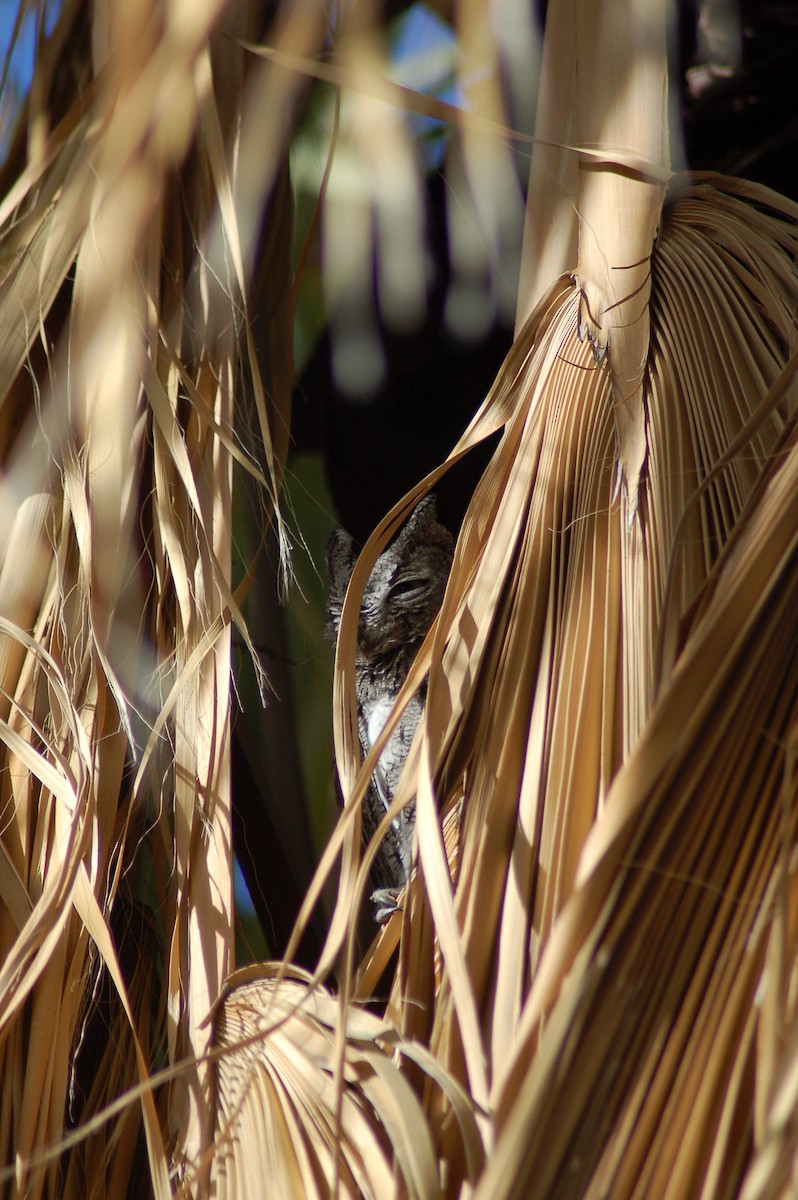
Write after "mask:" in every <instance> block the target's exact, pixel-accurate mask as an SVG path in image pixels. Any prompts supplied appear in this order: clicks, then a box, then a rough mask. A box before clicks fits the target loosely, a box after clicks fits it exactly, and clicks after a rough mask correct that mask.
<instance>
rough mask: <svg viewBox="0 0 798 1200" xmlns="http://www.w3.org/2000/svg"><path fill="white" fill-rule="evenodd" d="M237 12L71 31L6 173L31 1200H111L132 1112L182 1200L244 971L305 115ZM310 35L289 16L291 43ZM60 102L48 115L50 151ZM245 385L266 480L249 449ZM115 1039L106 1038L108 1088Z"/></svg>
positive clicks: (16, 850)
mask: <svg viewBox="0 0 798 1200" xmlns="http://www.w3.org/2000/svg"><path fill="white" fill-rule="evenodd" d="M226 7H227V11H226V13H225V15H224V21H225V33H224V34H217V33H216V32H215V30H216V28H217V26H218V25H219V22H220V19H221V18H222V14H223V10H224V9H225V6H224V5H222V4H217V3H209V4H207V5H203V6H201V7H200V8H198V7H197V6H196V5H193V4H191V5H186V4H176V5H169V6H166V5H161V4H153V5H152V6H146V5H145V6H143V7H142V6H133V7H131V6H129V5H127V4H126V3H115V2H113V0H109V3H107V4H101V5H99V6H95V8H94V9H93V10H92V15H91V17H90V16H89V12H88V10H86V9H85V6H75V5H71V6H66V7H65V8H64V10H63V15H62V17H61V19H60V20H61V24H60V26H59V27H58V29H57V31H56V33H55V34H54V35H53V36H54V44H55V45H56V46H63V45H64V44H65V43H66V42H68V41H69V40H70V38H69V36H68V33H69V30H70V29H71V30H72V34H73V35H74V36H72V40H71V44H72V45H73V46H74V47H75V48H76V51H79V50H80V48H83V50H84V51H85V53H86V55H87V57H86V58H85V60H84V61H82V62H81V63H80V65H79V69H78V76H77V78H76V79H75V80H74V81H73V82H72V84H71V87H70V85H69V72H68V71H67V72H66V73H64V71H63V69H62V71H61V73H56V74H57V75H58V78H57V81H56V82H57V83H58V87H59V88H60V91H58V93H57V94H56V92H55V91H53V92H52V93H51V92H49V91H48V89H49V87H50V84H51V83H52V79H51V76H52V74H53V62H52V61H51V57H50V56H49V54H48V53H47V52H44V53H43V55H42V58H41V60H40V62H39V66H38V68H37V72H38V73H37V76H36V79H35V86H34V87H33V89H32V92H31V97H32V99H31V101H30V107H29V111H28V120H29V122H30V123H31V126H32V125H33V124H34V123H35V124H36V128H37V130H38V140H37V141H36V145H37V146H38V151H37V153H36V155H35V156H34V157H32V158H31V160H30V162H29V164H28V165H27V166H26V167H24V168H22V167H20V165H19V164H20V154H19V153H18V152H16V151H15V152H14V154H12V157H11V158H10V160H9V163H8V164H7V166H6V171H5V184H6V188H5V191H6V195H5V198H4V200H3V202H2V207H1V208H0V264H1V267H0V318H2V324H3V330H4V337H3V343H2V349H1V350H0V398H1V399H2V415H3V421H2V461H3V481H2V504H3V513H4V517H5V520H4V521H3V530H4V533H3V537H2V546H1V547H0V554H1V556H2V568H1V569H0V601H1V602H2V617H3V629H2V654H0V668H2V677H1V678H0V688H1V689H2V695H3V697H4V700H3V702H2V713H1V714H0V716H1V717H2V731H1V732H0V740H1V741H2V755H1V756H0V758H1V765H2V773H1V774H0V781H1V782H2V796H1V799H0V806H1V807H2V813H3V824H2V845H1V847H0V858H1V859H2V862H3V863H4V867H3V869H2V871H1V872H0V880H1V881H2V883H1V885H0V886H2V893H1V895H2V901H3V904H2V918H1V919H0V937H2V951H1V954H0V956H1V957H2V961H3V971H2V979H0V1052H1V1053H2V1059H1V1060H0V1061H1V1066H2V1072H3V1082H2V1087H1V1088H0V1091H1V1092H2V1095H3V1097H4V1100H3V1103H2V1105H0V1159H2V1162H3V1164H15V1168H14V1170H15V1186H16V1187H17V1189H18V1190H20V1191H23V1190H24V1191H25V1194H27V1195H30V1196H37V1195H43V1194H49V1195H55V1194H59V1195H84V1194H87V1193H86V1187H87V1184H86V1178H90V1179H91V1186H92V1187H93V1188H94V1189H95V1191H96V1192H97V1193H99V1194H101V1193H103V1192H104V1191H105V1189H106V1188H108V1189H111V1190H112V1191H115V1189H117V1187H118V1186H119V1181H120V1180H121V1179H124V1178H125V1175H126V1165H125V1164H126V1163H128V1162H130V1161H131V1157H133V1156H138V1155H140V1146H139V1139H140V1136H141V1130H142V1114H143V1128H144V1131H145V1133H146V1137H147V1145H148V1150H149V1172H148V1173H147V1172H145V1173H144V1174H143V1175H142V1177H141V1178H139V1180H138V1185H139V1186H140V1187H141V1188H142V1189H144V1190H145V1191H148V1190H150V1189H153V1188H154V1189H155V1192H156V1194H158V1195H160V1196H164V1195H167V1194H169V1191H170V1185H169V1173H170V1169H171V1164H172V1163H173V1162H174V1161H177V1162H178V1163H179V1162H180V1161H181V1160H183V1159H188V1160H192V1159H193V1158H195V1157H196V1155H197V1154H198V1153H199V1151H200V1149H201V1147H202V1145H203V1140H204V1138H205V1129H206V1127H207V1126H208V1119H207V1111H206V1106H207V1092H206V1091H205V1090H204V1087H205V1077H204V1075H203V1070H204V1068H203V1067H202V1066H201V1065H199V1062H200V1059H201V1055H202V1051H203V1049H204V1047H205V1045H206V1043H207V1037H208V1032H207V1029H206V1028H204V1027H203V1021H204V1020H205V1018H206V1016H207V1014H208V1011H209V1009H210V1006H211V1004H212V1002H213V1001H214V1000H215V998H216V996H217V995H218V992H219V989H220V987H221V983H222V980H223V978H224V977H225V975H226V974H227V972H228V971H229V969H230V968H231V967H232V965H233V960H232V948H233V915H232V848H231V826H230V785H229V755H230V724H229V709H230V624H231V621H232V620H235V619H238V620H239V624H240V626H241V629H242V632H243V634H244V636H245V637H246V629H245V626H244V625H243V622H242V621H241V619H240V612H239V607H238V602H237V600H236V598H235V597H234V595H233V584H232V579H231V537H232V506H231V476H232V464H233V462H234V461H236V462H238V463H240V464H241V465H242V466H243V467H244V469H245V470H247V471H249V472H250V473H251V474H252V475H253V476H255V477H256V478H257V479H258V480H259V482H260V485H261V487H262V488H263V491H264V495H265V496H266V497H267V500H268V502H270V503H273V502H274V501H275V499H276V495H277V490H278V487H279V482H280V476H281V471H282V460H283V458H284V455H285V450H286V429H287V413H288V401H289V389H290V351H287V350H286V330H287V328H288V327H289V322H290V309H289V305H288V296H287V288H286V276H287V272H286V270H285V268H284V266H283V267H282V269H281V270H279V271H272V274H271V276H270V279H269V286H270V287H271V288H272V289H273V290H272V291H271V293H270V294H269V295H268V296H267V299H266V304H267V311H266V312H265V313H264V314H263V315H262V317H261V322H260V330H261V331H262V334H261V335H262V336H263V338H264V341H265V342H266V343H267V344H268V345H270V347H271V350H272V363H271V366H272V367H273V369H272V372H271V375H270V378H269V380H268V383H269V388H270V391H269V394H268V398H267V393H266V388H265V385H264V382H263V380H262V379H261V373H260V371H261V368H260V366H259V363H258V361H257V359H256V356H255V342H254V334H253V330H252V319H251V314H250V310H249V299H248V296H249V289H250V285H251V279H250V276H251V275H252V263H253V257H254V251H255V244H256V239H257V238H258V236H259V235H260V218H261V214H262V212H263V206H264V203H265V201H266V199H267V198H268V195H269V193H270V191H271V190H272V188H273V187H274V185H275V181H276V180H277V179H278V177H279V176H280V175H281V173H283V172H284V162H285V145H286V137H287V133H288V126H287V122H286V120H285V117H286V113H287V112H289V111H290V104H291V102H292V99H293V97H295V96H296V93H297V86H296V84H295V83H294V82H292V81H286V80H285V78H284V77H282V76H279V73H278V72H276V71H272V70H271V69H270V68H269V67H267V66H265V65H261V64H254V65H253V64H252V63H251V62H249V60H247V56H245V54H244V52H243V51H242V50H241V49H240V48H239V47H238V46H237V45H236V44H235V41H234V40H232V39H231V38H230V37H229V36H227V35H228V34H233V35H235V36H237V37H239V38H254V37H258V36H260V33H261V32H262V22H263V20H264V17H263V15H262V14H261V13H260V12H259V6H257V5H255V6H248V5H245V4H242V5H228V6H226ZM78 10H82V11H78ZM300 24H301V26H302V33H303V36H304V38H305V42H304V43H303V44H307V37H308V36H310V35H312V36H313V37H318V36H320V35H321V29H322V21H321V19H320V18H319V17H317V19H316V20H315V21H314V22H311V23H310V25H308V23H307V22H304V21H302V22H300ZM296 28H297V25H296V22H294V23H293V24H292V22H291V19H290V18H289V19H286V20H284V21H283V23H282V28H281V33H282V36H284V37H285V39H286V41H287V43H288V44H289V45H294V44H295V37H294V35H295V33H296ZM292 39H293V40H292ZM278 42H279V36H278ZM89 47H90V49H89ZM89 55H90V57H89ZM245 60H247V61H245ZM247 65H249V67H250V68H251V69H246V67H247ZM87 76H90V81H88V80H87V78H86V77H87ZM65 77H66V79H67V82H66V84H65V83H64V78H65ZM54 86H55V84H53V87H54ZM48 99H51V100H52V101H53V103H54V104H55V103H56V102H57V103H58V104H60V105H62V106H63V107H62V108H60V109H59V110H58V111H53V112H52V113H51V114H49V125H50V126H51V127H52V130H51V131H49V130H47V129H45V136H44V137H42V136H41V133H42V129H43V128H44V127H45V126H46V124H47V123H48V122H45V123H44V125H43V124H42V116H43V114H44V113H45V111H46V104H47V102H48ZM264 99H266V100H269V99H270V100H271V102H272V103H271V107H269V106H267V108H266V116H264V111H263V109H262V108H261V105H262V103H263V101H264ZM37 105H38V106H39V108H37V107H36V106H37ZM42 106H44V107H42ZM256 140H257V144H258V154H257V156H256V155H255V154H254V152H253V144H254V142H255V141H256ZM267 144H268V145H269V146H270V147H271V151H272V152H271V154H270V155H264V154H263V147H264V146H265V145H267ZM239 154H240V155H241V156H242V157H239ZM256 159H257V162H258V169H257V171H256V172H254V173H247V172H245V171H243V170H242V163H246V164H250V163H253V162H255V161H256ZM15 171H16V172H17V174H16V177H15V176H14V172H15ZM275 212H276V216H275V219H274V221H273V222H272V223H271V224H270V225H269V226H268V227H267V229H266V232H265V233H264V234H263V238H262V243H263V247H262V248H263V256H264V261H266V262H270V263H272V264H275V263H277V264H278V265H280V264H279V262H278V260H279V259H280V257H282V258H283V259H285V256H286V255H287V252H288V236H287V233H286V228H287V227H286V221H287V219H288V218H289V213H288V211H287V210H286V208H285V206H284V205H283V206H282V208H279V207H276V208H275ZM244 376H246V377H247V378H248V380H249V386H250V388H251V391H252V395H253V397H254V403H255V409H256V420H257V425H258V437H259V439H260V442H261V445H262V447H263V458H264V466H263V468H262V469H261V468H260V467H259V466H258V464H257V463H256V461H255V459H254V457H253V455H252V454H251V453H249V452H246V451H245V450H244V449H243V448H242V440H243V438H244V437H245V436H246V435H247V434H248V430H247V426H248V425H249V423H250V418H249V416H248V415H247V406H246V405H244V404H243V403H242V401H241V387H242V381H243V378H244ZM273 435H274V436H273ZM264 507H266V506H264ZM123 877H124V878H125V880H126V881H127V882H126V885H125V886H124V887H122V883H121V881H122V879H123ZM132 881H135V885H133V883H132ZM131 888H132V891H133V901H132V907H130V906H129V905H128V904H127V903H125V902H122V900H121V899H120V897H121V895H123V894H124V895H127V894H128V892H129V891H130V890H131ZM142 906H143V910H144V911H145V912H147V911H148V912H149V913H150V914H151V916H150V921H151V922H152V923H155V924H157V925H158V926H159V927H160V932H159V935H158V936H157V937H151V938H150V937H147V938H145V939H144V941H143V943H142V946H141V951H142V953H145V951H146V949H147V948H149V949H150V950H151V952H152V956H151V958H149V959H147V960H142V961H141V962H139V963H138V965H137V966H136V960H135V959H132V960H131V957H130V955H129V954H128V955H127V956H125V958H124V962H125V964H126V970H125V973H124V974H123V970H122V968H121V967H120V965H119V962H118V960H117V957H116V952H115V950H114V938H113V937H112V934H111V930H112V929H113V930H114V933H115V934H116V938H117V943H118V944H120V945H121V944H127V939H126V937H125V933H126V930H125V928H124V916H125V913H128V912H139V911H141V909H142ZM149 927H150V923H149V922H148V921H145V922H144V924H143V925H142V929H148V928H149ZM142 971H146V974H147V977H148V985H149V986H145V985H144V983H143V980H142ZM102 975H104V979H103V978H102V977H101V976H102ZM108 980H110V983H108V982H106V981H108ZM98 1005H99V1007H98ZM94 1010H96V1012H94ZM93 1012H94V1015H92V1014H93ZM103 1021H105V1022H106V1023H107V1025H108V1027H109V1029H110V1030H112V1031H113V1039H114V1040H113V1043H112V1046H110V1045H109V1048H108V1051H107V1053H106V1054H105V1056H104V1057H103V1059H102V1061H103V1070H102V1071H101V1072H100V1073H99V1074H98V1075H97V1076H96V1077H95V1078H91V1075H90V1074H89V1076H88V1077H87V1074H86V1073H87V1072H89V1073H90V1072H91V1070H92V1066H96V1065H97V1060H96V1058H94V1057H93V1055H95V1054H96V1053H97V1047H96V1045H95V1044H94V1042H95V1038H96V1037H97V1035H98V1033H97V1031H98V1030H99V1029H102V1024H103ZM125 1031H126V1032H125ZM153 1037H154V1038H155V1039H157V1040H156V1041H155V1042H153V1040H152V1039H153ZM76 1056H77V1057H76ZM184 1058H188V1059H189V1060H190V1061H193V1062H194V1063H195V1064H197V1065H195V1068H194V1071H193V1077H192V1078H189V1079H188V1082H186V1075H185V1074H182V1075H179V1076H177V1082H175V1083H174V1084H173V1086H172V1088H171V1091H170V1092H168V1093H164V1094H163V1095H162V1096H161V1097H160V1099H159V1104H160V1117H159V1114H158V1113H157V1112H156V1108H155V1104H154V1101H153V1098H152V1096H151V1094H150V1093H149V1092H148V1091H146V1090H145V1091H144V1092H143V1093H142V1099H141V1101H140V1102H139V1103H138V1115H136V1110H129V1111H128V1112H127V1113H125V1114H124V1115H123V1116H122V1117H121V1118H120V1119H119V1121H118V1123H114V1125H113V1126H110V1127H108V1128H102V1129H101V1130H100V1132H99V1133H98V1132H97V1130H96V1127H93V1128H94V1132H93V1133H92V1137H91V1138H89V1139H88V1140H87V1142H86V1144H85V1145H80V1144H78V1145H77V1146H76V1147H73V1149H72V1151H71V1155H70V1157H69V1159H68V1160H65V1161H64V1162H63V1163H61V1162H59V1159H58V1158H57V1157H52V1156H51V1157H50V1158H49V1159H48V1158H47V1148H48V1147H50V1146H57V1145H58V1143H59V1142H60V1140H61V1135H62V1133H63V1130H64V1127H65V1123H66V1122H67V1121H68V1120H69V1119H70V1111H71V1113H72V1116H73V1117H76V1116H78V1115H79V1117H80V1120H81V1122H82V1123H86V1122H89V1121H90V1118H91V1117H92V1115H93V1114H94V1113H96V1112H99V1111H101V1110H102V1109H103V1108H104V1106H105V1105H106V1104H107V1103H108V1102H109V1101H111V1100H113V1099H115V1098H116V1097H118V1096H119V1094H120V1093H121V1092H124V1091H125V1090H126V1089H127V1088H130V1087H132V1086H133V1085H135V1084H136V1083H138V1082H146V1081H147V1079H148V1078H149V1074H150V1072H151V1071H152V1070H153V1068H154V1067H155V1066H157V1065H163V1064H168V1063H175V1062H176V1061H178V1060H183V1059H184ZM169 1140H171V1141H173V1142H176V1146H177V1148H176V1149H175V1150H174V1151H172V1150H171V1148H170V1156H169V1157H167V1153H166V1150H165V1148H164V1143H165V1142H167V1141H169ZM62 1167H63V1169H64V1175H63V1177H62V1176H61V1171H62ZM147 1174H149V1179H148V1178H146V1177H145V1176H146V1175H147ZM127 1185H128V1180H127V1179H125V1186H127ZM130 1186H131V1188H133V1187H135V1186H136V1185H135V1184H134V1183H131V1185H130ZM65 1189H66V1190H65ZM109 1194H110V1192H109Z"/></svg>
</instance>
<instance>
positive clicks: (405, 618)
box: [327, 496, 454, 922]
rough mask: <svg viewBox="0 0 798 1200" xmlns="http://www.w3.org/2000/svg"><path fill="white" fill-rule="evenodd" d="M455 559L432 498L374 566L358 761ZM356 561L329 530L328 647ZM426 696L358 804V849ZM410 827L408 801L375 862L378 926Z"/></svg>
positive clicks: (405, 718) (348, 541) (358, 664)
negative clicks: (360, 817) (360, 810)
mask: <svg viewBox="0 0 798 1200" xmlns="http://www.w3.org/2000/svg"><path fill="white" fill-rule="evenodd" d="M453 552H454V541H453V538H452V535H451V534H450V532H449V530H448V529H446V528H445V526H443V525H441V524H440V522H439V521H438V518H437V509H436V503H435V497H434V496H427V497H425V498H424V499H423V500H422V501H421V502H420V504H418V505H417V507H416V508H415V509H414V511H413V513H412V514H411V516H410V518H409V519H408V521H407V522H406V524H405V525H404V527H403V528H402V530H401V531H400V532H399V534H398V535H397V537H396V538H395V539H394V541H393V542H392V543H391V544H390V545H389V546H388V548H387V549H386V550H384V551H383V553H382V554H381V555H380V557H379V558H378V559H377V561H376V563H375V564H374V568H373V570H372V572H371V575H370V576H369V580H368V583H367V584H366V590H365V592H364V594H363V600H362V603H361V607H360V621H359V624H358V636H357V649H356V653H355V689H356V694H357V706H358V727H359V733H360V746H361V749H362V751H363V754H364V755H365V754H366V753H367V752H368V750H369V748H370V747H371V746H372V745H373V744H374V742H375V740H376V738H377V737H378V735H379V733H380V731H381V730H382V728H383V726H384V724H385V721H386V720H387V717H388V715H389V713H390V711H391V709H392V708H393V704H394V701H395V700H396V697H397V696H398V694H399V690H400V688H401V686H402V684H403V683H404V681H405V679H406V677H407V673H408V671H409V670H410V667H411V665H412V663H413V660H414V658H415V657H416V654H417V653H418V650H419V647H420V645H421V643H422V641H423V640H424V637H425V635H426V633H427V632H428V630H429V628H430V626H431V625H432V622H433V620H434V618H435V615H436V613H437V612H438V609H439V608H440V606H441V601H442V599H443V593H444V590H445V588H446V580H447V579H448V577H449V570H450V568H451V565H452V555H453ZM356 558H357V551H356V550H355V546H354V542H353V540H352V538H351V537H350V536H349V534H348V533H345V532H344V530H343V529H337V530H335V532H334V533H333V534H332V536H331V538H330V541H329V544H328V547H327V574H328V575H329V578H330V596H329V602H328V608H327V611H328V624H327V633H328V637H329V638H330V639H331V640H332V641H333V642H334V641H335V640H336V639H337V637H338V629H339V626H340V622H341V609H342V606H343V602H344V596H345V594H346V588H347V585H348V583H349V579H350V576H351V574H352V570H353V568H354V565H355V559H356ZM426 690H427V688H426V681H425V682H424V683H423V684H422V685H421V687H420V688H419V689H418V691H417V692H416V693H415V695H414V696H413V697H412V698H411V700H410V702H409V703H408V705H407V707H406V708H405V711H404V713H403V714H402V716H401V718H400V720H399V722H398V724H397V725H396V728H395V729H394V731H393V733H392V734H391V737H390V739H389V741H388V743H387V745H386V746H385V749H384V750H383V752H382V754H381V755H380V757H379V760H378V762H377V765H376V767H375V769H374V774H373V776H372V778H371V782H370V784H369V788H368V791H367V792H366V795H365V797H364V799H363V822H362V825H363V841H364V845H365V844H366V843H367V842H368V841H370V840H371V838H372V837H373V835H374V833H375V831H376V829H377V826H378V824H379V823H380V821H381V820H382V818H383V817H384V815H385V811H386V809H387V808H388V806H389V804H390V803H391V800H392V799H393V797H394V795H395V793H396V789H397V786H398V783H399V776H400V775H401V773H402V768H403V766H404V763H405V759H406V758H407V753H408V750H409V749H410V743H411V742H412V740H413V735H414V733H415V731H416V727H417V725H418V722H419V720H420V718H421V714H422V713H423V711H424V702H425V699H426ZM414 824H415V803H414V802H411V803H410V804H408V805H407V807H406V808H404V809H403V810H402V812H401V813H400V814H399V815H398V816H397V817H395V818H394V820H393V823H392V825H391V828H390V830H389V831H388V834H387V835H386V837H385V840H384V841H383V843H382V845H381V847H380V851H379V854H378V856H377V858H376V859H375V861H374V868H373V883H374V887H375V890H374V892H373V894H372V900H373V901H374V903H375V920H377V921H378V922H382V921H384V920H386V919H387V917H389V916H390V915H391V913H392V912H394V911H395V909H396V898H397V896H398V894H399V892H400V891H401V890H402V887H403V886H404V884H405V883H406V881H407V877H408V874H409V872H410V858H411V849H412V841H413V826H414Z"/></svg>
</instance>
